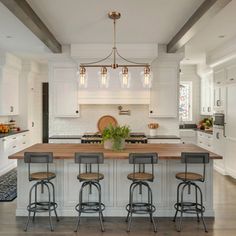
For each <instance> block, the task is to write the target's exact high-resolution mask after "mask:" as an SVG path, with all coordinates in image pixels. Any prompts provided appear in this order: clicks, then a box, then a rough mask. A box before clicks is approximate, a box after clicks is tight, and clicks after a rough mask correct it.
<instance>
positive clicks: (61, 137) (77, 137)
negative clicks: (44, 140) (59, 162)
mask: <svg viewBox="0 0 236 236" xmlns="http://www.w3.org/2000/svg"><path fill="white" fill-rule="evenodd" d="M82 136H83V135H68V134H64V135H52V136H50V137H49V139H81V138H82Z"/></svg>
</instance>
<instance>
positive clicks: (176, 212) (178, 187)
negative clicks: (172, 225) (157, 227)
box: [173, 182, 184, 222]
mask: <svg viewBox="0 0 236 236" xmlns="http://www.w3.org/2000/svg"><path fill="white" fill-rule="evenodd" d="M182 184H184V182H181V183H180V184H178V186H177V205H176V206H177V209H176V211H175V216H174V218H173V222H175V221H176V217H177V214H178V212H179V189H180V186H181V185H182Z"/></svg>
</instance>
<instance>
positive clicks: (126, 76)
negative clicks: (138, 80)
mask: <svg viewBox="0 0 236 236" xmlns="http://www.w3.org/2000/svg"><path fill="white" fill-rule="evenodd" d="M119 77H120V83H121V87H122V88H129V87H130V78H131V75H130V73H129V71H128V68H127V67H126V66H125V67H123V68H122V71H121V72H120V73H119Z"/></svg>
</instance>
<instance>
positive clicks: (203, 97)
mask: <svg viewBox="0 0 236 236" xmlns="http://www.w3.org/2000/svg"><path fill="white" fill-rule="evenodd" d="M206 107H207V105H206V80H205V78H202V79H201V115H206V112H207V110H206Z"/></svg>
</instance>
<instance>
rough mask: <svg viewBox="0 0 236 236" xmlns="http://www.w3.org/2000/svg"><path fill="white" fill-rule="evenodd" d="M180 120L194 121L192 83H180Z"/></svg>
mask: <svg viewBox="0 0 236 236" xmlns="http://www.w3.org/2000/svg"><path fill="white" fill-rule="evenodd" d="M179 119H180V120H181V121H192V81H180V88H179Z"/></svg>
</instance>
